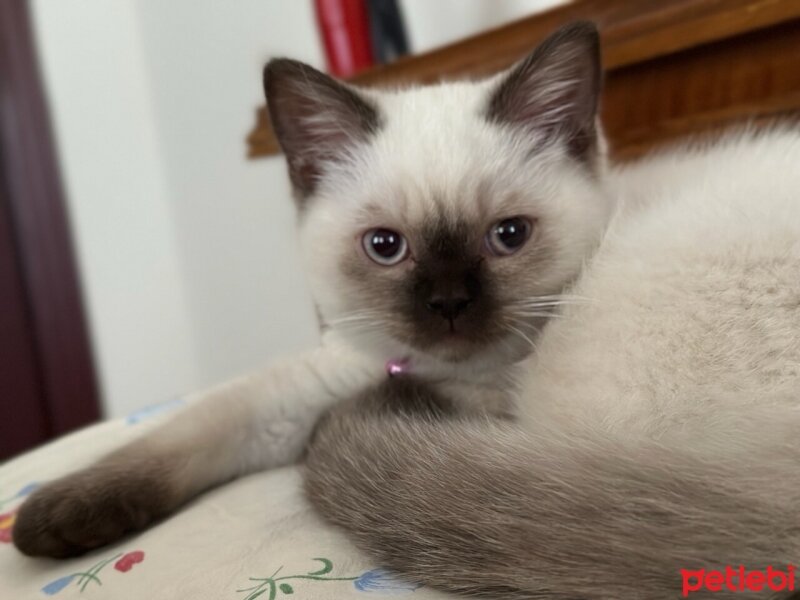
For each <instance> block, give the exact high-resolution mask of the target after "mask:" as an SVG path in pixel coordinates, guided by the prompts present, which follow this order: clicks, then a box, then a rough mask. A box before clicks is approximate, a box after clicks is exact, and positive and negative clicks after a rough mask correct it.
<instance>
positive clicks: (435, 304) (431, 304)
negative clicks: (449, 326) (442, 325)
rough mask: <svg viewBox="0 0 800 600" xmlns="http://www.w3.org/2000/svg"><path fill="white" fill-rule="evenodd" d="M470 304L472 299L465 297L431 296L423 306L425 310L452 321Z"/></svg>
mask: <svg viewBox="0 0 800 600" xmlns="http://www.w3.org/2000/svg"><path fill="white" fill-rule="evenodd" d="M470 304H472V298H469V297H467V296H457V297H445V296H433V297H431V298H430V299H429V300H428V302H427V303H426V304H425V306H426V307H427V309H428V310H429V311H431V312H432V313H434V314H437V315H439V316H440V317H442V318H443V319H447V320H448V321H454V320H455V319H457V318H458V316H459V315H460V314H461V313H463V312H464V311H465V310H466V309H467V307H468V306H469V305H470Z"/></svg>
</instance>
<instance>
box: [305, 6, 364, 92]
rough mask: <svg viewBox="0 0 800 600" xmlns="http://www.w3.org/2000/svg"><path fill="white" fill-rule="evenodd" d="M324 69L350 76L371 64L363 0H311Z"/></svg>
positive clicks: (340, 75) (335, 73)
mask: <svg viewBox="0 0 800 600" xmlns="http://www.w3.org/2000/svg"><path fill="white" fill-rule="evenodd" d="M314 6H315V7H316V12H317V23H318V24H319V30H320V33H321V34H322V43H323V44H324V46H325V55H326V58H327V62H328V70H329V71H330V73H331V74H332V75H335V76H336V77H350V76H352V75H355V74H356V73H358V72H359V71H363V70H364V69H366V68H369V67H371V66H372V65H374V64H375V58H374V56H373V53H372V39H371V38H370V30H369V13H368V11H367V5H366V0H314Z"/></svg>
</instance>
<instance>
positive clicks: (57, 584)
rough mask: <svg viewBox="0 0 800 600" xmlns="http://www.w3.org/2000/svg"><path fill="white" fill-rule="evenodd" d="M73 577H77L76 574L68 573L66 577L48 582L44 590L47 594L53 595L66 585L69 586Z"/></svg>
mask: <svg viewBox="0 0 800 600" xmlns="http://www.w3.org/2000/svg"><path fill="white" fill-rule="evenodd" d="M73 577H75V575H74V574H73V575H67V576H65V577H62V578H61V579H56V580H55V581H51V582H50V583H48V584H47V585H46V586H44V587H43V588H42V591H43V592H44V593H45V594H47V595H48V596H52V595H53V594H57V593H58V592H60V591H61V590H63V589H64V588H65V587H67V586H68V585H69V584H70V582H71V581H72V579H73Z"/></svg>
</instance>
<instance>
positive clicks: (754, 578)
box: [681, 565, 795, 598]
mask: <svg viewBox="0 0 800 600" xmlns="http://www.w3.org/2000/svg"><path fill="white" fill-rule="evenodd" d="M681 578H682V579H683V597H684V598H686V597H687V596H688V595H689V594H691V593H693V592H699V591H701V590H707V591H709V592H721V591H723V590H725V591H731V592H762V591H767V590H771V591H773V592H783V591H789V592H793V591H794V589H795V568H794V565H788V566H787V567H786V569H784V570H781V569H776V568H775V567H773V566H771V565H770V566H768V567H767V568H766V569H765V570H761V571H758V570H748V569H746V568H745V567H744V565H739V566H738V567H732V566H730V565H728V566H726V567H725V569H724V570H718V569H708V570H707V569H696V570H693V569H681Z"/></svg>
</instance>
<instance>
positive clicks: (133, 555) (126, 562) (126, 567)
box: [114, 550, 144, 573]
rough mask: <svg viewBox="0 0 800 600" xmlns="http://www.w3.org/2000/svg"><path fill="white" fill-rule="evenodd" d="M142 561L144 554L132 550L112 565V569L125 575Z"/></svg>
mask: <svg viewBox="0 0 800 600" xmlns="http://www.w3.org/2000/svg"><path fill="white" fill-rule="evenodd" d="M143 560H144V552H142V551H141V550H134V551H133V552H128V553H127V554H124V555H123V556H122V558H120V559H119V560H118V561H117V562H115V563H114V568H115V569H116V570H117V571H120V572H121V573H127V572H128V571H130V570H131V569H132V568H133V565H135V564H137V563H140V562H142V561H143Z"/></svg>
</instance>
